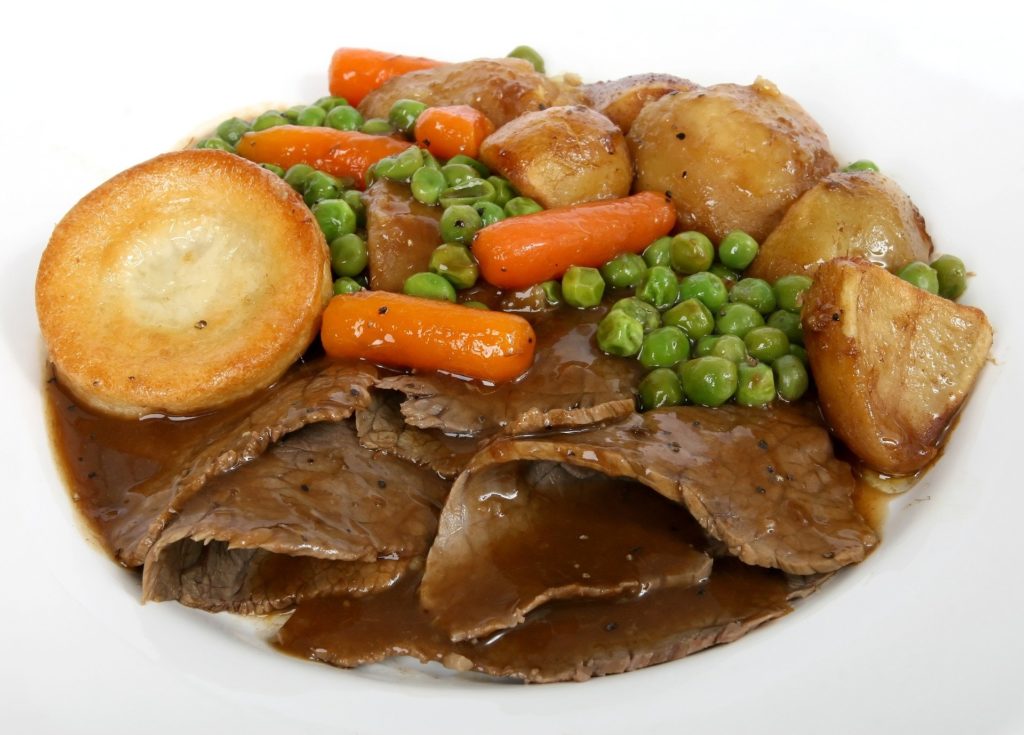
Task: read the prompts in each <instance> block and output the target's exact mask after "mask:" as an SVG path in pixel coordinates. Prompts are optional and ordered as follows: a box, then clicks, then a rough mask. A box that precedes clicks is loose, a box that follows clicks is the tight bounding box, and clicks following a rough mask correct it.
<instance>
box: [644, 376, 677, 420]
mask: <svg viewBox="0 0 1024 735" xmlns="http://www.w3.org/2000/svg"><path fill="white" fill-rule="evenodd" d="M637 393H638V394H639V398H640V410H641V411H650V410H651V409H653V408H662V407H663V406H678V405H679V404H680V403H682V402H683V386H682V384H680V382H679V376H678V375H676V374H675V373H674V372H672V371H671V370H670V369H669V368H657V369H656V370H652V371H651V372H649V373H647V375H645V376H644V379H643V380H641V381H640V385H639V386H637Z"/></svg>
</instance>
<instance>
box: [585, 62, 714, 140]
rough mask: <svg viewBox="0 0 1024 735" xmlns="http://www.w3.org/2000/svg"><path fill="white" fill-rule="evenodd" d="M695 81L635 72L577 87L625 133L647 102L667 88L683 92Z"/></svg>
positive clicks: (663, 93) (589, 101)
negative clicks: (619, 77)
mask: <svg viewBox="0 0 1024 735" xmlns="http://www.w3.org/2000/svg"><path fill="white" fill-rule="evenodd" d="M696 86H697V85H696V84H694V83H693V82H691V81H689V80H688V79H683V78H681V77H676V76H672V75H671V74H634V75H633V76H629V77H623V78H622V79H614V80H612V81H609V82H595V83H594V84H585V85H583V86H582V87H580V93H581V94H582V95H583V100H584V103H585V104H586V105H587V106H588V107H592V108H594V109H595V110H597V111H598V112H600V113H601V114H602V115H604V116H605V117H607V118H608V119H609V120H611V121H612V122H613V123H615V124H616V125H618V126H619V129H620V130H621V131H622V132H623V133H628V132H629V129H630V128H631V127H632V126H633V121H634V120H636V116H637V115H639V114H640V110H642V109H643V108H644V105H646V104H647V103H648V102H653V101H654V100H657V99H661V98H662V97H664V96H665V95H666V94H668V93H669V92H683V91H686V90H690V89H694V88H696Z"/></svg>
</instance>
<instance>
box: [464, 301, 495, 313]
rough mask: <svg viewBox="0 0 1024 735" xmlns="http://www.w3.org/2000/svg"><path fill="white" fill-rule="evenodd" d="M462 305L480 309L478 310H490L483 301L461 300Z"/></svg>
mask: <svg viewBox="0 0 1024 735" xmlns="http://www.w3.org/2000/svg"><path fill="white" fill-rule="evenodd" d="M462 305H463V306H466V307H468V308H470V309H480V311H490V310H491V307H489V306H488V305H487V304H485V303H484V302H483V301H463V302H462Z"/></svg>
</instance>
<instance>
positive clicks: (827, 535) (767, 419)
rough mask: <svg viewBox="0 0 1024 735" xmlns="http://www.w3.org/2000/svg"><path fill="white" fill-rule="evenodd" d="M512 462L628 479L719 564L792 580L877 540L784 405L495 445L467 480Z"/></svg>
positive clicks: (825, 453) (845, 478) (840, 478)
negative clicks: (725, 557) (716, 544)
mask: <svg viewBox="0 0 1024 735" xmlns="http://www.w3.org/2000/svg"><path fill="white" fill-rule="evenodd" d="M520 460H549V461H554V462H564V463H567V464H571V465H577V466H579V467H586V468H589V469H593V470H598V471H600V472H603V473H604V474H606V475H608V476H611V477H629V478H634V479H636V480H637V481H638V482H642V483H644V484H645V485H648V486H650V487H652V488H654V489H655V490H657V491H658V492H659V493H661V494H662V495H664V496H665V497H667V498H670V499H671V500H675V501H677V502H680V503H682V504H684V505H685V506H686V507H687V509H688V510H689V511H690V512H691V513H692V514H693V516H694V518H696V519H697V521H698V522H699V523H700V524H701V526H702V527H703V528H704V529H705V531H707V533H708V534H710V535H711V536H713V537H714V538H716V539H719V540H720V541H722V542H723V543H724V544H725V545H726V547H727V549H728V551H729V553H730V554H733V555H735V556H738V557H739V558H740V559H742V560H743V561H745V562H747V563H749V564H756V565H759V566H765V567H776V568H778V569H782V570H783V571H786V572H790V573H792V574H813V573H816V572H830V571H833V570H835V569H838V568H840V567H843V566H845V565H847V564H850V563H852V562H857V561H860V560H862V559H863V558H864V557H865V555H866V554H867V552H868V551H869V550H870V549H871V548H873V547H874V545H875V544H876V543H877V541H878V539H877V537H876V535H875V533H874V531H872V529H871V528H870V527H869V526H868V524H867V523H866V522H865V521H864V519H863V518H862V517H861V516H860V514H859V513H858V512H857V511H856V509H855V508H854V505H853V490H854V479H853V474H852V471H851V469H850V467H849V466H848V465H847V464H845V463H844V462H840V461H839V460H837V459H836V458H835V456H834V455H833V452H832V443H831V440H830V439H829V435H828V432H827V431H826V430H825V429H824V428H823V427H822V426H821V425H820V423H819V422H818V421H816V420H815V419H814V418H812V417H811V416H810V415H809V414H808V413H807V412H803V411H799V410H796V409H792V408H788V407H778V408H774V409H770V410H765V409H745V408H742V407H739V406H731V407H723V408H714V409H713V408H698V407H692V406H686V407H680V408H674V409H661V410H657V411H649V412H647V413H645V414H643V415H640V414H636V415H633V416H632V417H630V418H628V419H626V420H624V421H621V422H618V423H615V424H610V425H607V426H603V427H595V428H592V429H588V430H586V431H578V432H573V433H563V434H553V435H551V436H549V437H543V438H501V439H497V440H495V441H494V442H492V443H491V444H489V445H487V446H486V447H485V448H484V449H482V450H481V452H480V453H479V454H478V455H477V456H476V457H474V459H473V461H472V462H471V463H470V465H469V466H468V468H467V470H466V473H469V474H472V473H477V472H481V471H489V468H490V467H491V466H492V465H494V464H495V463H505V462H515V461H520ZM459 482H465V480H464V479H462V478H460V480H459Z"/></svg>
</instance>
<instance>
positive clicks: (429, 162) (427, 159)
mask: <svg viewBox="0 0 1024 735" xmlns="http://www.w3.org/2000/svg"><path fill="white" fill-rule="evenodd" d="M423 165H424V166H426V167H427V168H432V169H434V170H435V171H440V170H441V164H440V163H439V162H438V160H437V159H436V158H434V154H433V153H431V152H430V151H428V150H427V149H426V148H424V149H423ZM445 183H447V182H445Z"/></svg>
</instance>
